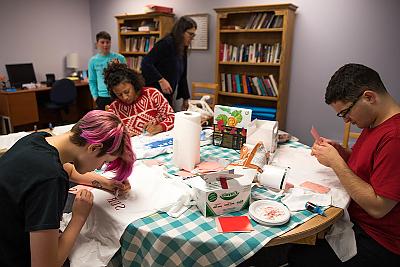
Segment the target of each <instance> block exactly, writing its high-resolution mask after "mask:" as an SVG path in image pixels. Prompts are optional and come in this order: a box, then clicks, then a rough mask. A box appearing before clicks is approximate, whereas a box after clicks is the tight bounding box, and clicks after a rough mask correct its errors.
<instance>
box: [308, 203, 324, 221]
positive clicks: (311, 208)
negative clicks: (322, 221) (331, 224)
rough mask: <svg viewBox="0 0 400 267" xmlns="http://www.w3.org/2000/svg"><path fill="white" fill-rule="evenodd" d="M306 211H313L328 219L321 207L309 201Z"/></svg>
mask: <svg viewBox="0 0 400 267" xmlns="http://www.w3.org/2000/svg"><path fill="white" fill-rule="evenodd" d="M306 210H308V211H311V212H312V213H318V214H319V215H322V216H325V217H326V215H325V212H324V211H323V210H322V208H321V207H320V206H318V205H315V204H314V203H311V202H309V201H308V202H307V203H306Z"/></svg>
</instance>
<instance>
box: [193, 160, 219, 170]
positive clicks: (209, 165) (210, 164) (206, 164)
mask: <svg viewBox="0 0 400 267" xmlns="http://www.w3.org/2000/svg"><path fill="white" fill-rule="evenodd" d="M220 168H223V167H222V166H221V165H220V164H219V163H218V162H216V161H203V162H200V163H199V164H198V165H197V167H196V169H199V170H215V169H220Z"/></svg>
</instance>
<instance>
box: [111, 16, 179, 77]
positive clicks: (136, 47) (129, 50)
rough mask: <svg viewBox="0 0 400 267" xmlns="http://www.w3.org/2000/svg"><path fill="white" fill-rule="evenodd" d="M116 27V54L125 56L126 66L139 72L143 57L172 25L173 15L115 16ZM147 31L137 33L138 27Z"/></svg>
mask: <svg viewBox="0 0 400 267" xmlns="http://www.w3.org/2000/svg"><path fill="white" fill-rule="evenodd" d="M115 18H116V19H117V27H118V52H119V53H120V54H121V55H123V56H125V58H126V60H127V63H128V66H129V67H130V68H132V69H135V70H137V71H140V63H141V61H142V59H143V56H144V55H146V54H147V53H148V52H149V51H150V50H151V48H152V45H154V43H155V42H157V41H158V40H159V39H161V38H163V37H164V36H165V35H167V34H168V33H169V32H170V31H171V30H172V27H173V25H174V21H175V15H174V14H166V13H149V14H132V15H119V16H115ZM141 26H148V29H147V30H145V31H143V29H141V31H139V27H141Z"/></svg>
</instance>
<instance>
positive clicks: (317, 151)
mask: <svg viewBox="0 0 400 267" xmlns="http://www.w3.org/2000/svg"><path fill="white" fill-rule="evenodd" d="M311 155H313V156H315V157H316V158H317V160H318V161H319V163H321V164H322V165H324V166H326V167H332V165H333V163H334V162H337V161H338V160H342V157H341V156H340V155H339V152H338V151H337V150H336V148H335V147H333V146H332V145H331V144H329V143H328V142H325V141H322V140H321V141H316V142H315V143H314V145H313V146H312V148H311Z"/></svg>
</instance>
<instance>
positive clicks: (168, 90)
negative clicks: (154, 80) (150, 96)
mask: <svg viewBox="0 0 400 267" xmlns="http://www.w3.org/2000/svg"><path fill="white" fill-rule="evenodd" d="M158 83H159V84H160V87H161V91H162V92H163V94H166V95H169V94H172V92H173V90H172V87H171V85H170V84H169V82H168V81H167V80H166V79H164V78H162V79H161V80H159V81H158Z"/></svg>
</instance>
